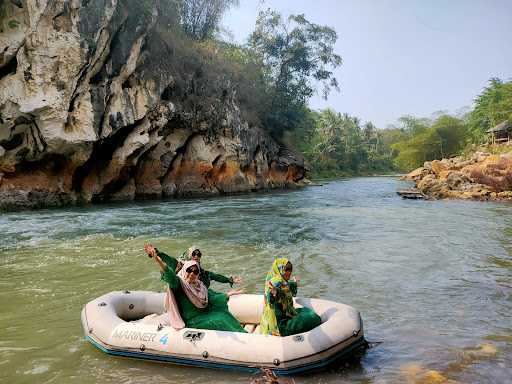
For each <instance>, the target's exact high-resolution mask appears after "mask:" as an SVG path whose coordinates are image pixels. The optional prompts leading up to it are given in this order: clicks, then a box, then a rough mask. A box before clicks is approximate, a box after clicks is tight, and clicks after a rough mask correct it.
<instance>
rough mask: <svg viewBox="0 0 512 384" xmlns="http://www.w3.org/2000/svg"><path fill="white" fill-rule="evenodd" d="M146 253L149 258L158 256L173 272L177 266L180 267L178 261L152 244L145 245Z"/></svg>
mask: <svg viewBox="0 0 512 384" xmlns="http://www.w3.org/2000/svg"><path fill="white" fill-rule="evenodd" d="M144 251H146V253H147V254H148V256H149V257H155V256H157V255H158V257H160V259H161V260H162V261H163V262H164V263H165V264H166V265H167V266H168V267H169V268H170V269H172V270H174V271H175V270H176V266H177V265H178V260H176V259H175V258H174V257H172V256H169V255H168V254H166V253H164V252H162V251H159V250H158V249H156V248H155V247H153V245H151V244H144Z"/></svg>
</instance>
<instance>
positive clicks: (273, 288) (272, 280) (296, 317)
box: [260, 258, 322, 336]
mask: <svg viewBox="0 0 512 384" xmlns="http://www.w3.org/2000/svg"><path fill="white" fill-rule="evenodd" d="M292 271H293V266H292V263H290V262H289V261H288V259H286V258H278V259H276V260H274V263H273V264H272V268H271V270H270V271H269V272H268V273H267V277H266V279H265V295H264V298H265V308H264V310H263V315H262V316H261V320H260V332H261V333H263V334H264V335H273V336H290V335H295V334H297V333H302V332H307V331H310V330H312V329H313V328H315V327H317V326H319V325H320V324H322V319H321V318H320V316H318V315H317V314H316V313H315V312H314V311H313V310H312V309H310V308H306V307H304V308H294V307H293V296H295V295H297V282H296V281H290V277H291V275H292Z"/></svg>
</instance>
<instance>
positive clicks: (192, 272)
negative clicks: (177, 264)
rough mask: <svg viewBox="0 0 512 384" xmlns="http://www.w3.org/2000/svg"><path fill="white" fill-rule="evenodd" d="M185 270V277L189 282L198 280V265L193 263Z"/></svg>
mask: <svg viewBox="0 0 512 384" xmlns="http://www.w3.org/2000/svg"><path fill="white" fill-rule="evenodd" d="M185 272H186V276H185V278H186V279H187V282H189V283H195V282H196V281H197V276H198V275H199V268H198V267H197V265H192V266H190V267H188V268H187V270H186V271H185Z"/></svg>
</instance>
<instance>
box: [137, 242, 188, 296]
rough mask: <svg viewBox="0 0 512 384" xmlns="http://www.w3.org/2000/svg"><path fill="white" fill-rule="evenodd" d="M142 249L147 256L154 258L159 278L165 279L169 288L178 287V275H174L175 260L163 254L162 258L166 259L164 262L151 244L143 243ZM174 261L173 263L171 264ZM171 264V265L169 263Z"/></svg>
mask: <svg viewBox="0 0 512 384" xmlns="http://www.w3.org/2000/svg"><path fill="white" fill-rule="evenodd" d="M144 250H145V251H146V253H147V254H148V255H149V257H151V258H153V260H155V263H156V264H157V265H158V268H159V269H160V273H161V276H160V278H161V279H162V280H163V281H165V282H166V283H167V284H169V288H171V289H175V288H178V287H179V285H180V281H179V278H178V276H176V271H175V268H176V264H177V262H178V261H177V260H176V259H174V258H173V257H171V256H168V255H166V254H163V255H164V256H163V257H164V258H165V259H166V260H167V261H168V263H166V262H164V260H162V258H161V257H160V255H159V252H158V251H157V249H156V248H155V247H153V246H152V245H151V244H144ZM173 261H174V264H173ZM169 264H171V265H169Z"/></svg>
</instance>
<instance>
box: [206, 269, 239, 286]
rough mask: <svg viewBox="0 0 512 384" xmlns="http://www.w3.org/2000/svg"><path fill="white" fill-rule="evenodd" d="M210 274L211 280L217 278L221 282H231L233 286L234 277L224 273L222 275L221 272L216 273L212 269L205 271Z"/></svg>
mask: <svg viewBox="0 0 512 384" xmlns="http://www.w3.org/2000/svg"><path fill="white" fill-rule="evenodd" d="M205 272H206V273H208V275H209V276H210V280H215V281H217V282H219V283H229V285H230V286H233V284H234V283H235V281H234V280H233V278H232V277H226V276H224V275H221V274H220V273H214V272H210V271H205Z"/></svg>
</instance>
